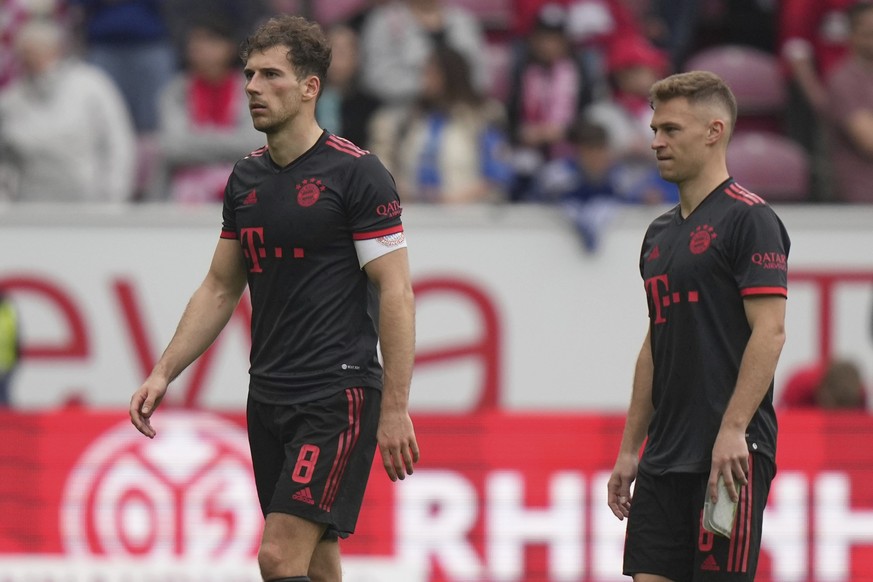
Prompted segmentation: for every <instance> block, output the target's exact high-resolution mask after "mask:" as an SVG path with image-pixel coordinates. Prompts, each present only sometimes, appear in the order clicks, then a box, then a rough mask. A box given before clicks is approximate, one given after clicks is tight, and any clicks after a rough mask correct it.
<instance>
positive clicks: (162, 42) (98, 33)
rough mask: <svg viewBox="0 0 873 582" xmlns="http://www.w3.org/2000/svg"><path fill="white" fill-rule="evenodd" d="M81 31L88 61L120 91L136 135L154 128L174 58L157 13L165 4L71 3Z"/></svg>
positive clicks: (149, 0) (129, 0) (153, 0)
mask: <svg viewBox="0 0 873 582" xmlns="http://www.w3.org/2000/svg"><path fill="white" fill-rule="evenodd" d="M69 2H70V4H71V6H73V7H75V8H77V9H78V10H79V11H80V13H81V15H80V18H81V19H82V21H83V25H84V29H85V40H86V43H87V53H88V60H89V61H90V62H91V63H92V64H95V65H97V66H98V67H100V68H102V69H103V70H104V71H106V73H108V74H109V76H110V77H111V78H112V80H113V81H115V84H116V85H117V86H118V88H119V89H120V90H121V94H122V95H123V96H124V100H125V102H126V103H127V107H128V109H129V110H130V113H131V115H132V117H133V122H134V127H135V128H136V131H137V133H139V134H148V133H152V132H154V131H156V130H157V127H158V113H157V110H158V106H157V101H158V95H159V94H160V91H161V90H162V89H163V87H164V85H166V84H167V83H168V82H169V81H170V79H171V78H172V77H173V75H174V74H175V72H176V68H177V59H176V52H175V50H174V48H173V43H172V41H171V39H170V34H169V31H168V30H167V26H166V23H165V21H164V18H163V14H162V12H161V8H162V6H161V5H162V4H163V2H164V0H69Z"/></svg>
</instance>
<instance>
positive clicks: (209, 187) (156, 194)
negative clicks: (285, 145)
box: [150, 15, 263, 203]
mask: <svg viewBox="0 0 873 582" xmlns="http://www.w3.org/2000/svg"><path fill="white" fill-rule="evenodd" d="M198 18H199V20H197V21H196V22H194V23H193V24H192V25H191V26H190V28H189V30H188V35H187V37H188V40H187V43H186V49H185V62H186V71H185V72H183V73H180V74H179V75H177V76H176V77H175V78H174V79H173V80H172V81H171V82H170V84H169V85H167V86H166V88H165V89H164V90H163V92H162V94H161V98H160V107H159V110H160V133H159V137H160V163H159V169H158V171H157V172H156V174H157V175H156V177H155V183H154V184H153V187H152V189H151V196H150V198H152V199H162V198H167V197H169V198H170V199H171V200H174V201H177V202H185V203H197V202H219V201H221V200H222V198H223V196H224V186H225V184H226V183H227V176H228V175H229V174H230V171H231V170H232V169H233V164H234V163H235V162H236V161H237V160H238V159H240V158H241V157H243V156H245V155H247V154H248V153H249V152H251V151H253V150H255V149H257V148H258V147H260V146H262V145H263V136H262V135H261V134H260V132H258V131H257V130H255V128H254V127H253V126H252V120H251V117H250V115H249V110H248V101H247V100H246V96H245V89H244V83H245V78H244V77H243V75H242V72H241V71H240V66H239V65H240V60H239V56H238V55H237V46H238V45H237V43H236V41H235V38H234V30H233V25H232V23H231V22H229V21H227V20H225V19H224V18H222V17H221V16H220V15H213V16H211V17H210V16H205V15H204V16H200V17H198Z"/></svg>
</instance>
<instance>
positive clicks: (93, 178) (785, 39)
mask: <svg viewBox="0 0 873 582" xmlns="http://www.w3.org/2000/svg"><path fill="white" fill-rule="evenodd" d="M854 4H855V1H854V0H781V1H779V0H730V1H728V0H562V1H560V2H555V1H554V0H330V1H315V0H309V1H306V0H5V2H4V6H3V9H2V13H0V43H2V45H0V199H3V200H11V201H23V202H26V201H61V202H64V201H69V202H76V201H83V202H109V201H113V202H123V203H128V202H130V203H132V202H150V201H175V202H178V203H185V204H195V203H202V202H214V201H219V200H221V196H222V192H223V188H224V182H225V179H226V177H227V174H228V172H229V170H230V168H231V167H232V164H233V163H234V161H235V160H237V159H239V158H240V157H242V156H243V155H245V154H246V153H247V152H249V151H252V150H254V149H256V148H257V147H259V146H260V145H262V144H263V136H261V135H259V134H258V133H257V132H256V131H254V130H253V129H252V126H251V121H250V119H249V114H248V109H247V103H246V99H245V94H244V90H243V77H242V75H241V73H240V70H239V69H240V65H241V63H240V61H239V58H238V56H237V49H238V46H239V43H240V41H241V40H242V39H243V38H244V37H245V35H246V34H247V33H248V32H250V31H251V30H252V29H253V28H254V26H256V24H257V23H258V22H260V21H262V20H263V19H265V18H268V17H269V16H270V15H273V14H279V13H292V14H301V15H304V16H307V17H310V18H313V19H315V20H317V21H319V22H320V23H321V24H322V25H323V26H324V28H325V30H326V31H327V33H328V34H329V36H330V38H331V40H332V43H333V52H334V54H333V64H332V66H331V70H330V72H329V74H328V78H327V80H326V83H325V86H324V89H323V93H322V96H321V98H320V101H319V105H318V118H319V121H320V123H321V124H322V126H323V127H325V128H327V129H328V130H330V131H332V132H334V133H337V134H340V135H343V136H345V137H347V138H348V139H350V140H352V141H353V142H356V143H357V144H359V145H360V146H362V147H364V148H366V149H369V150H371V151H373V152H374V153H376V154H377V155H379V156H380V158H381V159H382V160H383V162H384V163H385V164H386V165H387V166H388V167H389V169H390V170H391V171H392V173H393V175H394V176H395V179H396V181H397V184H398V190H399V192H400V195H401V197H402V198H403V199H404V200H405V201H410V202H426V203H456V204H457V203H471V202H489V203H502V202H539V203H550V204H555V205H560V206H561V207H562V208H563V209H564V210H565V211H566V212H567V213H568V215H569V216H570V217H571V218H572V219H573V221H574V223H575V224H576V226H577V227H578V230H579V233H580V235H581V237H582V239H581V240H582V241H583V242H584V244H585V246H586V248H588V249H589V250H592V249H594V248H596V246H597V238H598V237H597V233H598V231H599V229H600V228H601V227H602V225H603V224H605V223H607V222H608V220H609V217H610V215H611V214H612V213H613V212H614V210H615V208H616V207H617V206H619V205H622V204H649V203H663V202H670V201H672V200H675V199H676V191H675V188H674V187H673V186H672V185H670V184H667V183H665V182H663V181H662V180H661V179H660V177H659V176H658V174H657V170H656V168H655V166H654V157H653V155H652V154H651V151H650V149H649V141H650V135H651V130H650V129H649V127H648V125H649V117H650V108H649V104H648V100H647V92H648V88H649V86H650V85H651V83H652V82H653V81H654V80H656V79H657V78H659V77H661V76H664V75H666V74H669V73H671V72H677V71H683V70H690V69H708V70H712V71H714V72H717V73H719V74H720V75H722V76H723V77H724V78H725V79H726V80H728V82H729V83H730V84H731V85H732V87H733V88H734V90H735V92H736V94H737V97H738V101H739V107H740V112H739V113H740V118H739V122H738V127H737V132H736V135H735V136H734V139H733V141H732V144H731V149H730V152H729V161H730V166H731V169H732V171H733V173H734V175H735V177H737V178H738V179H740V180H741V181H743V182H744V183H745V184H746V186H747V187H748V188H749V189H752V190H754V191H756V192H758V193H760V194H761V195H762V196H764V197H765V198H767V199H769V200H771V201H799V202H834V203H836V202H849V203H865V202H866V203H870V202H873V189H870V188H869V187H868V186H867V185H868V184H870V183H871V180H873V145H871V144H873V122H868V118H869V119H873V113H871V112H873V91H871V90H869V88H870V87H873V73H871V72H870V71H871V70H873V66H871V65H870V63H871V62H873V54H870V53H871V52H873V49H871V48H869V47H868V46H867V45H870V44H873V40H871V39H873V11H871V10H863V9H857V8H856V9H855V10H857V12H858V14H855V16H854V17H853V18H850V16H851V12H850V10H849V9H850V8H851V7H852V6H853V5H854ZM865 6H866V5H865ZM865 43H866V44H865ZM859 63H862V65H866V66H862V65H859ZM865 87H866V88H867V90H864V88H865ZM849 127H852V128H856V129H847V128H849ZM774 170H776V171H774Z"/></svg>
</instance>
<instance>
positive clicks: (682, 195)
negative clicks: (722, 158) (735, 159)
mask: <svg viewBox="0 0 873 582" xmlns="http://www.w3.org/2000/svg"><path fill="white" fill-rule="evenodd" d="M729 177H730V174H729V173H728V171H727V166H726V164H725V163H724V162H719V163H712V164H709V165H708V166H707V167H704V168H703V171H701V172H700V173H699V174H697V175H696V176H694V177H693V178H690V179H688V180H686V181H684V182H682V183H680V184H679V185H678V186H679V208H680V211H681V212H682V218H688V216H689V215H691V213H692V212H694V210H695V209H696V208H697V207H698V206H700V203H701V202H703V201H704V200H705V199H706V197H707V196H709V195H710V194H711V193H712V191H713V190H715V189H716V188H717V187H718V185H719V184H721V183H722V182H724V181H725V180H727V179H728V178H729Z"/></svg>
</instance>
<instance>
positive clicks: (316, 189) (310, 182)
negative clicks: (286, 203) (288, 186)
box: [296, 178, 325, 208]
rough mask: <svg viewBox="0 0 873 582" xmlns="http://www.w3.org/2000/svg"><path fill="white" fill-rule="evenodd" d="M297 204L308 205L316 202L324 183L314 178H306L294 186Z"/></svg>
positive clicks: (322, 190)
mask: <svg viewBox="0 0 873 582" xmlns="http://www.w3.org/2000/svg"><path fill="white" fill-rule="evenodd" d="M296 188H297V204H299V205H300V206H303V207H304V208H305V207H309V206H312V205H313V204H315V203H316V202H318V198H319V196H321V193H322V192H324V189H325V185H324V184H323V183H322V182H321V180H318V179H316V178H307V179H306V180H303V181H302V182H300V183H299V184H297V186H296Z"/></svg>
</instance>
